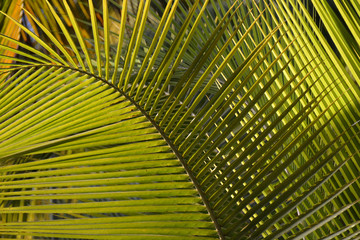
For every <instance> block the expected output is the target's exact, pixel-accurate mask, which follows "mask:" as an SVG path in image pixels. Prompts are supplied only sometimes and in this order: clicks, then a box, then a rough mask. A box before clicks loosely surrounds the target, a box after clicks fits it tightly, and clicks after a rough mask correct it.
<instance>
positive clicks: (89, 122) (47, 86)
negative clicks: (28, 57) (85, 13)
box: [0, 67, 216, 239]
mask: <svg viewBox="0 0 360 240" xmlns="http://www.w3.org/2000/svg"><path fill="white" fill-rule="evenodd" d="M14 76H15V75H14ZM14 76H13V77H14ZM16 79H17V80H18V81H14V82H12V84H11V85H9V86H6V87H5V88H3V91H2V93H3V94H6V95H7V96H12V98H10V97H8V98H6V100H7V101H4V100H3V101H1V105H2V106H1V109H2V113H1V116H3V117H2V123H1V137H2V138H1V146H0V149H1V150H0V152H1V159H2V162H3V166H2V168H1V169H0V171H1V183H0V189H1V194H0V201H1V202H2V208H1V213H2V216H3V223H2V224H1V228H0V229H1V230H0V235H1V236H2V237H3V236H5V237H10V238H11V237H12V236H18V235H19V231H20V232H21V233H20V234H22V235H24V236H35V237H40V238H45V237H50V236H51V237H62V238H77V239H78V238H81V239H84V238H85V239H88V238H92V239H119V237H122V236H125V237H127V238H129V239H144V238H145V239H159V238H160V237H161V236H163V237H167V236H170V237H171V236H172V238H173V239H183V238H184V237H186V238H191V237H193V236H195V235H196V236H200V237H201V236H207V237H209V236H210V238H211V236H215V237H216V232H215V230H214V228H213V224H212V222H211V221H210V217H209V216H208V214H207V213H206V209H205V207H204V205H203V204H202V202H201V199H200V197H199V195H198V193H197V192H196V190H195V189H194V187H193V184H192V183H191V182H190V180H189V177H188V175H187V174H186V173H185V171H184V169H183V167H182V166H181V164H180V162H179V160H178V159H177V158H176V156H175V155H174V154H173V153H172V152H171V149H170V147H169V146H168V145H167V143H166V142H165V141H164V140H163V139H162V137H161V135H160V134H159V133H158V132H157V130H156V129H155V128H154V127H153V126H152V124H151V123H149V121H148V120H147V119H146V117H144V116H143V115H142V114H141V112H140V111H139V110H138V109H136V108H135V107H134V106H133V105H132V103H131V102H129V101H128V100H126V99H125V98H124V97H123V96H121V95H120V94H119V93H118V92H117V91H115V90H114V89H113V88H111V87H109V86H108V85H107V84H104V83H103V82H101V81H100V82H99V81H96V79H95V78H93V77H89V76H87V75H82V74H79V73H78V72H76V71H72V70H64V69H61V68H53V67H51V68H49V67H42V68H39V69H36V68H31V69H29V70H24V71H23V70H20V71H19V72H17V73H16ZM21 79H22V80H21ZM10 80H11V79H10ZM26 86H28V87H26ZM24 94H26V96H27V98H26V99H24V98H19V96H23V95H24ZM9 109H11V110H9ZM94 110H95V111H94ZM14 119H16V120H14ZM29 153H31V155H29ZM4 165H5V166H4ZM70 206H71V207H70ZM157 235H159V236H157ZM204 239H208V238H205V237H204Z"/></svg>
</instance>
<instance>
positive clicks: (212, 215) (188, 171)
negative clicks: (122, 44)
mask: <svg viewBox="0 0 360 240" xmlns="http://www.w3.org/2000/svg"><path fill="white" fill-rule="evenodd" d="M43 66H47V67H48V66H51V67H58V68H63V69H70V70H73V71H77V72H79V73H82V74H86V75H88V76H89V77H93V78H96V79H97V80H100V81H101V82H103V83H105V84H107V85H108V86H110V87H111V88H113V89H114V90H116V91H117V92H119V93H120V94H121V95H122V96H124V97H125V98H126V99H127V100H128V101H129V102H131V103H132V104H133V105H134V106H135V107H136V108H137V109H138V110H139V111H140V112H141V113H142V114H143V115H144V116H145V117H146V119H147V120H148V121H149V122H150V123H151V124H152V125H153V127H154V128H156V130H157V131H158V132H159V134H160V135H161V137H162V138H163V139H164V140H165V142H166V143H167V144H168V145H169V147H170V148H171V150H172V151H173V153H174V154H175V155H176V157H177V158H178V160H179V161H180V163H181V165H182V166H183V168H184V170H185V172H186V174H187V175H188V177H189V178H190V180H191V182H192V183H193V184H194V187H195V189H196V190H197V192H198V194H199V196H200V198H201V200H202V202H203V203H204V205H205V207H206V209H207V211H208V213H209V215H210V218H211V220H212V222H213V223H214V226H215V229H216V231H217V233H218V235H219V238H220V239H221V240H223V239H225V237H224V235H223V233H222V230H221V226H220V224H219V222H218V220H217V217H216V215H215V212H214V211H213V209H212V208H211V204H210V201H209V200H208V199H207V196H206V194H205V192H204V191H203V190H202V189H201V186H200V184H199V182H198V181H197V179H196V177H195V176H194V174H193V173H192V171H191V169H190V168H189V166H188V164H187V163H186V160H185V158H184V157H183V156H182V154H181V153H180V151H179V150H178V148H177V147H176V146H175V144H174V143H173V142H172V141H171V139H170V138H169V136H168V135H167V134H166V133H165V132H164V130H163V129H162V128H161V127H160V126H159V125H158V124H157V123H156V121H155V120H154V119H153V118H152V117H151V116H150V115H149V114H148V113H147V112H146V110H145V109H144V108H142V107H141V106H140V105H139V104H138V103H137V102H136V101H135V100H134V99H133V98H131V97H130V96H129V95H128V94H126V93H125V92H124V91H123V90H121V89H119V88H118V87H116V86H115V85H114V84H112V83H111V82H108V81H106V79H104V78H102V77H99V76H97V75H95V74H92V73H89V72H86V71H83V70H80V69H77V68H72V67H69V66H63V65H51V64H41V65H36V67H43ZM29 67H34V66H26V67H25V68H29Z"/></svg>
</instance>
